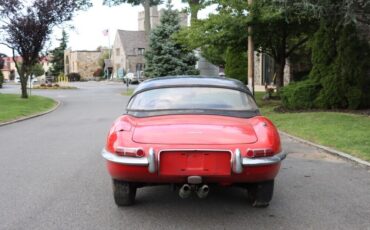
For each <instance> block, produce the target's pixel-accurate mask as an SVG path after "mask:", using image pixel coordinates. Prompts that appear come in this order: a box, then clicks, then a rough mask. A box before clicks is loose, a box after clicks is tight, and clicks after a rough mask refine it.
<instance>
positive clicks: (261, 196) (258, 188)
mask: <svg viewBox="0 0 370 230" xmlns="http://www.w3.org/2000/svg"><path fill="white" fill-rule="evenodd" d="M247 190H248V200H249V202H250V203H251V205H252V206H253V207H257V208H266V207H267V206H269V204H270V201H271V199H272V195H273V193H274V180H270V181H264V182H259V183H254V184H249V185H248V187H247Z"/></svg>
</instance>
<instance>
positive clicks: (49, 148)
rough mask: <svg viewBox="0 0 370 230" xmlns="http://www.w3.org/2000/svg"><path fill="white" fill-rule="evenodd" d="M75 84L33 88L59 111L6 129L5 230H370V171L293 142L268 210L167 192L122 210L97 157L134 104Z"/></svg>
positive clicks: (1, 211)
mask: <svg viewBox="0 0 370 230" xmlns="http://www.w3.org/2000/svg"><path fill="white" fill-rule="evenodd" d="M78 86H79V87H80V89H79V90H65V91H34V93H37V94H43V95H49V96H51V97H54V98H57V99H58V100H60V101H61V102H62V105H61V106H60V108H59V109H57V110H56V111H54V112H53V113H51V114H48V115H46V116H43V117H38V118H35V119H32V120H27V121H23V122H20V123H15V124H12V125H7V126H3V127H0V229H367V230H370V173H369V171H367V170H366V169H365V168H363V167H359V166H356V165H353V164H352V163H348V162H345V161H342V160H340V159H338V158H335V157H332V156H330V155H327V154H325V153H321V152H320V151H318V150H316V149H313V148H311V147H308V146H305V145H302V144H299V143H296V142H293V141H291V140H289V139H286V138H283V143H284V148H285V149H286V150H287V151H288V153H289V156H288V157H287V159H286V160H285V161H284V163H283V165H282V170H281V173H280V174H279V176H278V177H277V179H276V187H275V194H274V198H273V201H272V202H271V205H270V207H269V208H267V209H255V208H252V207H250V206H249V205H248V204H247V201H246V199H245V194H244V192H243V191H242V190H240V189H237V188H219V189H217V190H214V191H211V193H210V196H209V197H208V198H207V199H205V200H199V199H198V198H196V197H191V198H190V199H186V200H182V199H180V198H179V197H178V195H177V193H174V192H171V191H170V189H169V188H168V187H148V188H143V189H140V190H139V191H138V194H137V205H136V206H133V207H129V208H123V209H121V208H117V207H116V206H115V204H114V202H113V199H112V194H111V193H112V191H111V181H110V177H109V176H108V174H107V172H106V170H105V165H104V161H103V159H102V158H101V157H100V150H101V148H102V147H103V145H104V142H105V136H106V134H107V131H108V129H109V127H110V125H111V124H112V121H113V119H114V118H115V117H117V116H119V115H120V114H121V113H122V112H123V108H124V106H125V103H126V102H127V97H123V96H121V95H120V93H121V92H122V90H123V87H122V85H120V84H115V83H106V82H100V83H93V82H87V83H80V84H78ZM14 91H18V87H17V88H15V87H14V86H7V85H6V86H5V89H2V90H1V91H0V92H14Z"/></svg>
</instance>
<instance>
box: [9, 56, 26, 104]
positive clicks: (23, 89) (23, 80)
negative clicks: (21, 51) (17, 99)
mask: <svg viewBox="0 0 370 230" xmlns="http://www.w3.org/2000/svg"><path fill="white" fill-rule="evenodd" d="M13 61H14V64H15V68H16V69H17V72H18V74H19V80H21V92H22V94H21V98H28V94H27V76H25V75H27V74H26V71H25V65H24V63H23V64H22V66H21V67H19V65H18V63H17V60H16V58H15V51H14V49H13Z"/></svg>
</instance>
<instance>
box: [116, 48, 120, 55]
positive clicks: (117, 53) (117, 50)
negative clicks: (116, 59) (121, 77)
mask: <svg viewBox="0 0 370 230" xmlns="http://www.w3.org/2000/svg"><path fill="white" fill-rule="evenodd" d="M119 53H120V50H119V48H116V56H119V55H120V54H119Z"/></svg>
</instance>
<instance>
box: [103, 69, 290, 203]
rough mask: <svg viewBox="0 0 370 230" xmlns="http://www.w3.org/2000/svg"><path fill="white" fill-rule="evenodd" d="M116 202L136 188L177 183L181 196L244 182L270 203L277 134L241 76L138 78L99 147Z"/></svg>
mask: <svg viewBox="0 0 370 230" xmlns="http://www.w3.org/2000/svg"><path fill="white" fill-rule="evenodd" d="M102 155H103V157H104V158H105V159H106V162H107V168H108V171H109V173H110V175H111V177H112V178H113V196H114V200H115V202H116V204H117V205H118V206H126V205H132V204H133V203H134V202H135V196H136V190H137V188H140V187H143V186H149V185H150V186H151V185H163V184H169V185H174V187H175V188H178V190H179V195H180V196H181V197H182V198H185V197H188V196H190V195H191V194H192V193H193V192H194V193H196V194H197V195H198V196H199V197H200V198H203V197H206V196H207V195H208V193H209V191H210V188H209V186H210V185H221V186H240V187H243V188H246V189H247V190H248V198H249V200H250V201H251V203H252V205H253V206H257V207H266V206H268V204H269V202H270V200H271V198H272V194H273V188H274V178H275V177H276V175H277V174H278V171H279V169H280V164H281V161H282V160H283V159H284V158H285V157H286V154H285V153H284V152H283V150H282V148H281V143H280V137H279V133H278V131H277V129H276V127H275V126H274V125H273V124H272V123H271V121H270V120H268V119H267V118H265V117H263V116H261V114H260V112H259V110H258V108H257V106H256V103H255V101H254V99H253V96H252V94H251V93H250V91H249V90H248V88H246V87H245V85H244V84H242V83H241V82H239V81H236V80H232V79H227V78H212V77H198V76H196V77H195V76H194V77H192V76H180V77H162V78H156V79H151V80H147V81H145V82H143V83H141V84H140V85H139V86H138V87H137V89H136V90H135V92H134V94H133V95H132V97H131V98H130V100H129V103H128V105H127V108H126V113H125V114H124V115H122V116H121V117H119V118H118V119H117V120H116V121H115V122H114V124H113V126H112V128H111V129H110V132H109V134H108V138H107V143H106V146H105V148H104V149H103V151H102Z"/></svg>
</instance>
